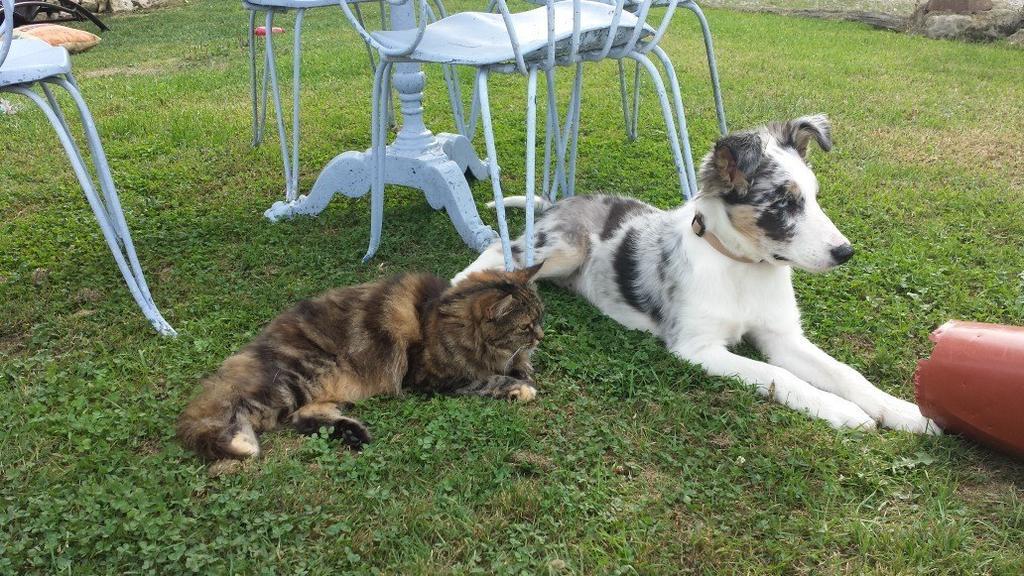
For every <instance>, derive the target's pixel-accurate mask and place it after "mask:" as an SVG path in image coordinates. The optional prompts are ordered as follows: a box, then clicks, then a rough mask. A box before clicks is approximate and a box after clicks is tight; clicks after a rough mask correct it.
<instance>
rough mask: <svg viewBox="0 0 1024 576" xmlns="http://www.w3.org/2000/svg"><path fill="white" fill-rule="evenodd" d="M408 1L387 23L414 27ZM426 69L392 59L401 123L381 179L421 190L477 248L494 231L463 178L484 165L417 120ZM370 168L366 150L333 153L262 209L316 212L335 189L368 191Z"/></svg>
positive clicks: (466, 144) (462, 140)
mask: <svg viewBox="0 0 1024 576" xmlns="http://www.w3.org/2000/svg"><path fill="white" fill-rule="evenodd" d="M414 9H415V8H414V3H413V2H411V1H406V2H403V3H401V4H393V5H392V6H391V29H392V30H408V29H414V28H415V27H416V20H415V15H414ZM425 81H426V75H425V74H424V73H423V71H422V70H421V69H420V66H419V64H396V65H395V73H394V86H395V90H396V91H397V92H398V99H399V108H400V110H401V112H402V118H403V121H402V129H401V130H400V131H399V133H398V136H397V137H396V138H395V141H394V142H393V143H392V144H391V145H389V146H388V147H387V158H386V160H385V181H386V183H387V184H397V185H399V186H408V187H410V188H416V189H418V190H421V191H423V194H424V196H426V199H427V203H428V204H430V206H431V207H432V208H434V209H435V210H440V209H442V208H444V210H445V211H446V212H447V213H448V217H449V218H451V221H452V224H453V225H454V226H455V229H456V230H457V231H458V233H459V236H461V237H462V240H463V242H465V243H466V244H467V245H468V246H469V247H470V248H472V249H474V250H476V251H478V252H481V251H483V250H484V248H486V247H487V246H489V245H490V244H491V243H492V242H493V241H494V239H495V238H496V237H497V235H496V234H495V232H494V230H493V229H492V228H491V227H490V226H487V225H486V224H484V223H483V222H482V221H481V220H480V215H479V213H478V212H477V209H476V203H475V202H474V201H473V195H472V193H471V191H470V189H469V184H468V183H467V182H466V177H465V174H466V172H467V171H468V172H469V173H470V174H472V175H473V177H475V178H477V179H480V180H482V179H485V178H486V177H487V174H488V172H487V166H486V165H484V164H483V163H482V162H481V161H480V159H479V158H477V156H476V152H475V151H474V150H473V145H472V143H471V142H470V141H469V139H467V138H466V137H465V136H462V135H460V134H447V133H442V134H434V133H433V132H431V131H430V130H429V129H427V127H426V125H425V124H424V122H423V86H424V84H425ZM372 168H373V157H372V155H371V150H370V149H367V150H365V151H363V152H357V151H348V152H343V153H341V154H339V155H338V156H335V157H334V159H332V160H331V161H330V162H328V163H327V166H325V167H324V169H323V170H322V171H321V172H320V175H319V176H318V177H317V179H316V182H315V183H314V184H313V188H312V189H311V190H310V192H309V194H304V195H301V196H299V197H298V198H296V199H295V200H292V201H278V202H275V203H274V205H273V206H271V207H270V208H269V209H268V210H267V211H266V212H265V213H264V215H265V216H266V217H267V218H268V219H270V220H271V221H277V220H280V219H282V218H288V217H291V216H296V215H309V216H312V215H316V214H319V213H320V212H321V211H322V210H323V209H324V208H326V207H327V204H328V203H329V202H330V201H331V199H332V198H333V197H334V196H335V195H336V194H343V195H345V196H347V197H349V198H359V197H360V196H363V195H364V194H366V193H367V192H369V191H370V173H371V170H372Z"/></svg>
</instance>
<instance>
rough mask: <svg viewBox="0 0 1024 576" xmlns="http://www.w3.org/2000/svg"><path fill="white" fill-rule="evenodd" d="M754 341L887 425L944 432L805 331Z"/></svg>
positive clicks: (788, 367)
mask: <svg viewBox="0 0 1024 576" xmlns="http://www.w3.org/2000/svg"><path fill="white" fill-rule="evenodd" d="M754 343H755V344H756V345H757V346H758V348H760V349H761V351H762V352H764V354H765V355H766V356H767V357H768V359H769V361H770V362H771V363H772V364H775V365H777V366H780V367H782V368H785V369H786V370H789V371H790V372H792V373H793V374H795V375H797V376H799V377H800V378H803V379H804V380H806V381H808V382H810V383H811V384H813V385H814V386H816V387H818V388H820V389H822V390H825V391H827V392H831V393H833V394H836V395H837V396H841V397H843V398H846V399H847V400H849V401H850V402H853V403H854V404H856V405H857V406H860V407H861V409H862V410H864V411H865V412H867V413H868V415H870V416H871V417H872V418H874V419H875V420H876V421H877V422H878V423H879V424H880V425H882V426H885V427H886V428H894V429H897V430H906V431H908V432H916V433H918V434H923V433H933V434H938V433H940V432H941V430H940V429H939V427H938V426H937V425H936V424H935V423H934V422H932V421H931V420H929V419H927V418H925V417H924V416H922V415H921V410H920V409H919V408H918V407H917V406H916V405H914V404H912V403H910V402H907V401H906V400H901V399H899V398H896V397H895V396H892V395H890V394H887V393H885V392H883V391H882V390H879V389H878V388H876V387H875V386H874V385H873V384H871V382H868V380H867V379H866V378H864V376H862V375H861V373H860V372H857V371H856V370H854V369H853V368H851V367H849V366H847V365H846V364H843V363H842V362H840V361H838V360H836V359H835V358H833V357H831V356H829V355H828V354H826V353H825V352H824V351H823V350H821V349H820V348H818V347H817V346H815V345H814V344H813V343H811V341H810V340H808V339H807V338H806V337H804V336H803V335H802V334H799V333H796V334H780V333H771V334H755V335H754Z"/></svg>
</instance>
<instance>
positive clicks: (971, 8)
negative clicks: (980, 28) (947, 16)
mask: <svg viewBox="0 0 1024 576" xmlns="http://www.w3.org/2000/svg"><path fill="white" fill-rule="evenodd" d="M991 9H992V0H929V1H928V11H929V12H952V13H953V14H977V13H978V12H985V11H987V10H991Z"/></svg>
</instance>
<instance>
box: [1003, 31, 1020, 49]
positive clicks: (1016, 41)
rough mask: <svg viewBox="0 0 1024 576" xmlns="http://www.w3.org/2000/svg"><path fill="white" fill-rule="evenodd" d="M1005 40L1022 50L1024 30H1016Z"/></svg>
mask: <svg viewBox="0 0 1024 576" xmlns="http://www.w3.org/2000/svg"><path fill="white" fill-rule="evenodd" d="M1006 40H1007V41H1009V42H1010V44H1012V45H1014V46H1016V47H1018V48H1024V28H1021V29H1020V30H1017V31H1016V32H1014V33H1013V34H1011V35H1010V36H1008V37H1007V38H1006Z"/></svg>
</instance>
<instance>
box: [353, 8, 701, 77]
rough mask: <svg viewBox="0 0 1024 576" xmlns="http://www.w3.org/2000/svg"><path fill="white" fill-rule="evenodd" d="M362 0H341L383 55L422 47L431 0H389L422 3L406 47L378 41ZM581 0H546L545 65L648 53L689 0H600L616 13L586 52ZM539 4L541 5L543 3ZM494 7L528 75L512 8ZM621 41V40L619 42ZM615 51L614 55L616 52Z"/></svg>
mask: <svg viewBox="0 0 1024 576" xmlns="http://www.w3.org/2000/svg"><path fill="white" fill-rule="evenodd" d="M358 1H359V0H340V3H341V8H342V10H343V11H344V12H345V16H346V17H347V18H348V20H349V22H350V23H351V24H352V26H353V27H354V28H355V29H356V30H357V31H358V32H359V34H360V36H362V37H363V40H364V41H366V43H367V44H369V45H371V46H373V47H374V48H375V49H376V50H378V51H379V52H380V53H381V54H383V55H385V56H388V57H397V58H401V57H403V56H408V55H409V54H411V53H412V52H413V51H414V50H416V47H417V46H419V43H420V41H421V40H422V39H423V34H424V31H425V29H426V26H427V23H428V22H430V21H432V20H433V16H434V13H433V11H432V10H431V8H430V5H429V2H428V0H387V1H388V3H389V4H391V5H392V6H396V5H401V4H404V3H406V2H418V4H419V16H418V17H417V22H416V23H415V25H416V34H415V36H414V37H413V38H412V40H411V41H410V42H409V44H408V45H406V46H399V47H395V46H391V47H387V46H384V45H382V44H381V43H380V42H378V41H377V40H376V39H375V38H374V37H373V36H372V35H371V34H370V33H369V32H368V31H367V30H366V29H365V28H364V27H363V25H362V22H360V21H359V19H357V17H356V15H355V14H354V13H353V12H352V10H351V8H350V6H349V4H350V3H353V4H354V3H356V2H358ZM581 1H583V0H544V2H543V3H544V4H545V5H546V6H547V25H548V41H547V46H546V56H545V60H544V63H543V64H542V67H544V68H549V67H553V66H555V65H556V64H565V63H568V62H578V61H580V60H600V59H604V58H606V57H608V56H609V55H610V54H611V55H612V56H613V57H622V56H623V55H625V54H628V53H630V52H633V51H634V50H638V51H640V52H647V51H649V50H651V49H653V48H654V47H655V46H656V45H657V43H658V41H659V40H661V37H662V36H663V35H664V34H665V31H666V30H667V29H668V25H669V24H670V22H671V20H672V15H673V14H674V12H675V9H676V6H677V5H678V4H679V3H680V2H686V1H688V0H640V1H637V0H596V1H597V2H600V3H603V4H608V5H610V6H614V9H613V10H614V11H613V12H612V18H611V21H610V24H609V26H608V29H607V36H606V38H605V41H604V44H603V45H602V46H601V48H600V49H599V50H594V49H592V48H590V47H587V50H586V51H582V52H581V48H583V43H582V38H583V34H582V29H581V17H580V14H581ZM560 2H566V3H569V2H571V4H572V11H573V27H572V35H571V36H570V38H569V50H568V51H564V50H562V51H560V52H559V53H556V45H557V44H558V40H557V38H556V35H555V24H556V22H555V18H556V16H555V4H558V3H560ZM537 3H538V4H540V3H541V2H537ZM491 6H492V7H494V8H497V9H498V12H499V13H500V14H501V17H502V20H503V22H504V23H505V27H506V29H507V30H508V35H509V39H510V40H511V43H512V52H513V54H514V60H515V66H516V68H517V69H518V70H519V72H521V73H522V74H527V73H528V67H527V64H526V59H525V57H526V55H525V54H524V53H523V50H522V48H521V47H520V45H519V39H518V34H517V33H516V29H515V24H514V23H513V20H512V12H511V11H510V10H509V8H508V4H507V3H506V0H492V2H491ZM627 6H628V11H629V12H631V13H633V14H635V15H636V17H637V20H638V22H637V24H636V26H634V27H633V28H632V30H631V32H630V36H629V38H628V39H627V40H626V41H625V42H622V41H620V40H619V29H620V27H621V20H622V13H623V11H624V10H626V7H627ZM653 6H658V7H664V8H665V12H664V14H663V15H662V17H661V22H660V23H659V24H658V27H657V28H655V29H654V30H655V32H654V35H653V36H649V37H645V31H646V28H645V25H646V24H647V18H648V16H649V15H650V10H651V8H652V7H653ZM617 40H619V41H618V43H617ZM641 40H643V44H642V45H640V47H639V48H638V47H637V45H638V44H639V43H640V41H641ZM613 51H614V54H612V52H613Z"/></svg>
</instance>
